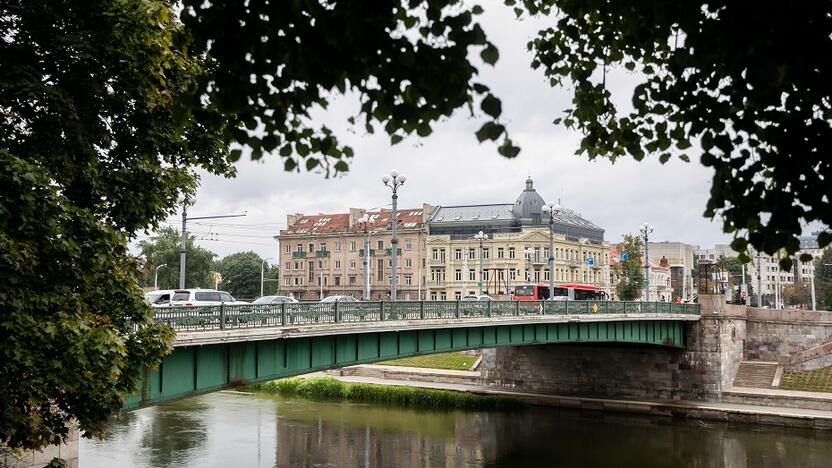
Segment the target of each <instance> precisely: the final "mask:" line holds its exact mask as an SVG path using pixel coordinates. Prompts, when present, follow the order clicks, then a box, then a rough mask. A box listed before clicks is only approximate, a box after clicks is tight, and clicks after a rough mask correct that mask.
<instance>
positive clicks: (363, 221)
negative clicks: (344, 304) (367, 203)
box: [358, 213, 370, 301]
mask: <svg viewBox="0 0 832 468" xmlns="http://www.w3.org/2000/svg"><path fill="white" fill-rule="evenodd" d="M358 225H359V226H361V228H362V229H363V230H364V261H363V262H362V265H363V266H364V300H365V301H369V300H370V231H368V230H367V228H368V227H369V225H370V217H369V216H367V213H364V214H363V215H361V217H360V218H358Z"/></svg>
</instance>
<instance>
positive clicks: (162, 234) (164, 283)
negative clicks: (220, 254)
mask: <svg viewBox="0 0 832 468" xmlns="http://www.w3.org/2000/svg"><path fill="white" fill-rule="evenodd" d="M181 241H182V237H181V235H180V234H179V231H177V230H176V229H175V228H172V227H165V228H162V229H159V230H157V231H156V232H155V233H154V235H153V237H152V238H150V239H148V240H143V241H141V242H139V248H140V249H141V255H142V257H144V259H145V265H144V268H143V270H142V276H143V278H142V282H143V283H142V284H143V285H144V286H153V279H154V274H155V270H156V267H157V266H159V265H163V264H164V265H166V266H165V267H163V268H160V269H159V289H176V288H178V287H179V259H180V256H179V249H180V244H181ZM185 246H186V247H185V248H186V251H187V257H186V258H185V266H186V267H187V268H185V287H186V288H213V287H214V277H213V274H212V267H213V263H214V257H216V256H217V254H215V253H214V252H211V251H210V250H208V249H203V248H202V247H199V246H197V245H195V244H194V236H192V235H188V239H187V241H186V242H185Z"/></svg>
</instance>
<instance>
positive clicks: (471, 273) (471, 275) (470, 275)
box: [468, 269, 477, 281]
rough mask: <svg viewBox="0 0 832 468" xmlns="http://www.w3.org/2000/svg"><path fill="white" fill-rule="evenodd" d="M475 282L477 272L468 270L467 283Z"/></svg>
mask: <svg viewBox="0 0 832 468" xmlns="http://www.w3.org/2000/svg"><path fill="white" fill-rule="evenodd" d="M476 280H477V270H474V269H471V270H468V281H476Z"/></svg>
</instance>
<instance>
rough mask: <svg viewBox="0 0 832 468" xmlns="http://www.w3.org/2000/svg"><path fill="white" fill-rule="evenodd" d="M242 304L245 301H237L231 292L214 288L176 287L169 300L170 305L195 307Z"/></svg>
mask: <svg viewBox="0 0 832 468" xmlns="http://www.w3.org/2000/svg"><path fill="white" fill-rule="evenodd" d="M220 304H223V305H242V304H248V302H246V301H238V300H237V299H234V297H233V296H231V294H228V293H227V292H225V291H217V290H216V289H177V290H176V291H174V294H173V297H172V298H171V300H170V305H171V307H197V306H217V305H220Z"/></svg>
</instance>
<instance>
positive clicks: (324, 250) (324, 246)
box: [321, 242, 326, 252]
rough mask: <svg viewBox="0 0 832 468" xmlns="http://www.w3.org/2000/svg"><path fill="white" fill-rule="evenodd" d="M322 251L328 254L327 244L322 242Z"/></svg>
mask: <svg viewBox="0 0 832 468" xmlns="http://www.w3.org/2000/svg"><path fill="white" fill-rule="evenodd" d="M321 251H323V252H326V242H321Z"/></svg>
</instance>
